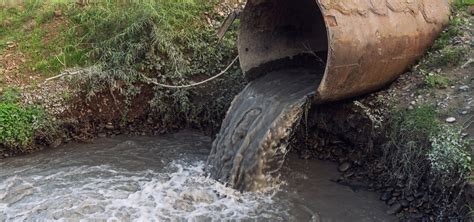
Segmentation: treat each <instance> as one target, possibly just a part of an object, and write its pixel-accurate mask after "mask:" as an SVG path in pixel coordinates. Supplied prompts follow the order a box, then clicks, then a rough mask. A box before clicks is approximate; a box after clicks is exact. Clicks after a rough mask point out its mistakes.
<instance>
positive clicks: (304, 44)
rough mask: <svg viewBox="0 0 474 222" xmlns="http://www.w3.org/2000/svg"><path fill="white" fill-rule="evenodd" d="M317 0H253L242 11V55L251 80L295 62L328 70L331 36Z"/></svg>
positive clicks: (244, 67) (243, 64)
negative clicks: (329, 40)
mask: <svg viewBox="0 0 474 222" xmlns="http://www.w3.org/2000/svg"><path fill="white" fill-rule="evenodd" d="M327 36H328V35H327V29H326V26H325V22H324V18H323V15H322V13H321V10H320V8H319V6H318V4H317V3H316V0H295V1H288V0H249V1H248V2H247V5H246V8H245V9H244V11H243V12H242V14H241V24H240V35H239V55H240V62H241V67H242V69H243V71H244V73H245V76H246V77H247V79H249V80H253V79H255V78H258V77H259V76H261V75H263V74H264V73H267V72H269V71H272V70H276V69H285V68H291V67H294V66H298V67H305V68H310V69H315V71H317V72H316V73H320V74H321V75H322V74H323V73H324V70H325V68H326V67H325V66H326V63H327V53H328V37H327Z"/></svg>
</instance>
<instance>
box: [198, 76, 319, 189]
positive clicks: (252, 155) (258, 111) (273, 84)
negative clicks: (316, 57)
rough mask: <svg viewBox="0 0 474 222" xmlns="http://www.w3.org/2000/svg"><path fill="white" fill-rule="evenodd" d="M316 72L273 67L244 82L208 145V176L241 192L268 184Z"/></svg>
mask: <svg viewBox="0 0 474 222" xmlns="http://www.w3.org/2000/svg"><path fill="white" fill-rule="evenodd" d="M321 74H322V71H321V70H319V71H316V70H312V69H304V68H300V69H288V70H278V71H273V72H270V73H267V74H265V76H263V77H261V78H259V79H256V80H254V81H252V82H251V83H250V84H248V85H247V87H245V89H244V90H243V91H242V92H241V93H239V95H237V96H236V97H235V99H234V101H233V102H232V105H231V107H230V108H229V111H228V112H227V115H226V118H225V119H224V122H223V123H222V127H221V130H220V132H219V134H218V135H217V138H216V139H215V141H214V142H213V144H212V151H211V154H210V155H209V159H208V161H207V163H208V164H207V165H208V166H209V169H208V170H207V171H208V172H209V173H210V175H211V177H212V178H215V179H217V180H218V181H221V182H223V183H226V184H228V185H229V186H231V187H234V188H235V189H238V190H241V191H244V190H245V191H252V190H253V191H255V190H259V189H262V188H265V187H268V186H271V184H272V183H274V181H273V179H274V178H275V174H278V171H279V169H280V167H281V165H282V163H283V161H284V159H285V156H286V153H287V152H288V149H287V146H288V140H289V139H290V137H291V135H292V132H293V129H294V128H295V127H296V125H297V124H298V123H299V122H300V119H301V117H302V115H303V113H304V106H305V105H306V104H307V103H308V102H309V101H310V100H311V98H312V95H314V92H315V91H316V87H317V85H318V83H319V82H320V80H321V77H322V75H321Z"/></svg>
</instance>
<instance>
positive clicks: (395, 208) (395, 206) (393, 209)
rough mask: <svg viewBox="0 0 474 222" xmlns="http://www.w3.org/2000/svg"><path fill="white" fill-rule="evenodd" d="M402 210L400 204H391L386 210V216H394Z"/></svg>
mask: <svg viewBox="0 0 474 222" xmlns="http://www.w3.org/2000/svg"><path fill="white" fill-rule="evenodd" d="M401 210H402V205H401V204H400V203H395V204H393V205H392V206H391V207H390V208H389V209H388V210H387V214H390V215H392V214H396V213H398V212H400V211H401Z"/></svg>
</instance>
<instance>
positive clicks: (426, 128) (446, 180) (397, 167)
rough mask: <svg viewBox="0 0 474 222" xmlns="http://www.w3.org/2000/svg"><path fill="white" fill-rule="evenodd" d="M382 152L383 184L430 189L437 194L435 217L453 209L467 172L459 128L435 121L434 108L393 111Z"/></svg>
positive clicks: (408, 189)
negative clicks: (386, 140)
mask: <svg viewBox="0 0 474 222" xmlns="http://www.w3.org/2000/svg"><path fill="white" fill-rule="evenodd" d="M386 135H387V139H388V142H386V144H385V145H384V146H383V149H382V156H383V158H382V160H381V163H383V165H384V166H383V167H384V168H385V169H386V171H385V172H386V173H384V174H382V176H381V177H380V178H379V179H380V180H382V181H383V182H384V184H387V185H394V186H396V185H397V184H404V188H403V189H404V190H405V191H406V192H412V193H413V192H418V191H420V190H426V189H430V190H432V191H436V192H438V193H440V195H439V199H438V200H436V201H439V202H437V203H435V201H434V202H433V203H432V204H435V205H437V204H439V205H437V206H439V207H441V208H440V209H438V211H439V212H438V213H437V214H439V215H441V214H442V213H443V212H449V211H450V210H453V209H455V208H456V204H457V203H458V201H460V199H459V195H457V194H458V193H460V192H462V188H463V186H462V182H463V181H465V178H466V177H467V176H468V175H469V173H470V171H471V157H470V152H469V144H468V142H466V141H465V140H463V139H462V134H461V129H460V128H458V127H455V126H451V125H446V124H443V123H441V122H440V121H439V120H438V114H437V112H436V109H435V108H434V107H432V106H427V105H425V106H420V107H417V108H414V109H413V110H394V111H392V118H391V119H389V122H388V131H387V134H386Z"/></svg>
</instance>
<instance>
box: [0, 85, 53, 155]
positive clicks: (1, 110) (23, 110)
mask: <svg viewBox="0 0 474 222" xmlns="http://www.w3.org/2000/svg"><path fill="white" fill-rule="evenodd" d="M46 125H47V120H46V113H45V111H44V110H43V109H42V108H40V107H37V106H21V105H20V104H19V92H18V91H17V90H15V89H8V90H6V91H5V92H4V93H3V94H2V95H0V146H4V147H6V148H8V149H10V150H12V151H14V152H17V151H21V152H25V151H26V150H27V149H28V148H29V147H30V146H31V145H33V144H32V143H33V140H34V139H35V135H36V133H37V131H38V130H40V129H43V128H44V127H45V126H46Z"/></svg>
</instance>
